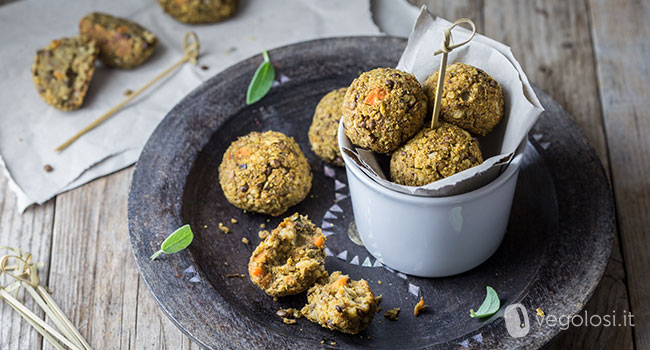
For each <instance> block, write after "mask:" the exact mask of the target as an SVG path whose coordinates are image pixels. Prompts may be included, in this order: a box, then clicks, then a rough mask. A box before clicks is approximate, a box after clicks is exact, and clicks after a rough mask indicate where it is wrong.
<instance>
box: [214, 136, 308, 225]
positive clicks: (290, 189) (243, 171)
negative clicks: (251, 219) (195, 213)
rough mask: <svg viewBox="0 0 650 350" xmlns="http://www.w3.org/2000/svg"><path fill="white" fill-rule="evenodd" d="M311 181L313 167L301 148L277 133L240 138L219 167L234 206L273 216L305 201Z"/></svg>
mask: <svg viewBox="0 0 650 350" xmlns="http://www.w3.org/2000/svg"><path fill="white" fill-rule="evenodd" d="M311 180H312V173H311V169H310V167H309V163H308V162H307V158H305V155H304V154H303V153H302V151H301V150H300V147H299V146H298V144H297V143H296V142H295V141H294V140H293V138H290V137H288V136H286V135H284V134H282V133H280V132H277V131H266V132H263V133H260V132H251V133H250V134H248V135H246V136H243V137H240V138H239V139H237V141H235V142H233V143H232V144H231V145H230V147H228V149H227V150H226V152H225V153H224V155H223V160H222V161H221V164H220V165H219V183H220V184H221V189H222V190H223V193H224V195H225V196H226V199H228V201H229V202H230V203H232V204H233V205H234V206H236V207H238V208H241V209H244V210H250V211H254V212H258V213H262V214H269V215H272V216H278V215H280V214H282V213H284V212H285V211H287V209H288V208H289V207H292V206H294V205H296V204H298V203H299V202H301V201H302V200H303V199H305V197H306V196H307V194H308V193H309V190H310V189H311Z"/></svg>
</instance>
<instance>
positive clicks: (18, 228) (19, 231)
mask: <svg viewBox="0 0 650 350" xmlns="http://www.w3.org/2000/svg"><path fill="white" fill-rule="evenodd" d="M53 218H54V200H51V201H49V202H47V203H46V204H44V205H42V206H36V207H32V208H29V209H28V210H27V211H26V212H25V213H24V214H21V213H20V212H19V211H18V208H17V207H16V196H15V195H14V194H13V192H11V190H10V189H9V187H8V184H7V179H6V178H5V176H4V175H2V174H1V173H0V246H12V247H16V248H20V249H23V250H25V251H28V252H30V253H32V254H33V256H34V259H35V260H36V261H42V262H44V263H45V265H46V266H45V267H44V268H43V269H42V270H41V271H40V275H41V277H42V279H43V282H44V283H47V277H48V266H47V263H48V261H49V259H50V246H51V242H52V223H53ZM4 253H5V252H4V251H2V252H0V254H4ZM4 281H7V280H3V282H2V283H3V284H4V283H6V282H4ZM22 294H23V293H21V294H20V296H21V297H22ZM25 300H27V302H26V303H25V305H26V306H27V307H29V308H30V309H32V310H37V309H35V308H34V303H33V302H32V299H31V298H29V297H28V298H26V299H25ZM37 314H38V315H42V314H43V313H42V312H37ZM0 325H2V326H1V327H0V349H32V348H36V349H40V347H41V343H42V338H41V336H40V335H38V332H36V331H35V330H34V329H32V328H31V326H30V325H29V324H28V323H26V322H24V321H22V318H21V317H20V315H19V314H18V313H16V312H14V311H13V309H12V308H11V307H10V306H9V305H7V304H5V303H4V302H0Z"/></svg>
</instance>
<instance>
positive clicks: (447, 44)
mask: <svg viewBox="0 0 650 350" xmlns="http://www.w3.org/2000/svg"><path fill="white" fill-rule="evenodd" d="M461 23H467V24H469V25H470V26H471V27H472V35H470V36H469V38H468V39H467V40H465V41H463V42H462V43H459V44H455V45H453V44H452V42H453V40H452V38H451V31H452V30H453V29H454V28H456V26H458V25H459V24H461ZM475 34H476V26H475V25H474V22H472V21H471V20H470V19H468V18H461V19H459V20H457V21H456V22H454V23H453V24H452V25H451V27H449V28H447V29H445V30H444V31H443V35H444V39H443V41H442V47H441V48H440V49H439V50H437V51H436V52H434V53H433V55H434V56H437V55H439V54H442V58H441V59H440V70H438V81H437V82H436V100H435V101H434V103H433V116H432V117H431V129H435V128H437V127H438V115H439V114H440V99H441V98H442V88H443V85H444V81H445V72H446V70H447V56H448V55H449V53H450V52H451V51H452V50H453V49H456V48H459V47H461V46H463V45H465V44H467V43H469V42H470V41H471V40H472V39H473V38H474V35H475Z"/></svg>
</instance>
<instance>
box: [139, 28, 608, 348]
mask: <svg viewBox="0 0 650 350" xmlns="http://www.w3.org/2000/svg"><path fill="white" fill-rule="evenodd" d="M405 44H406V41H405V40H403V39H397V38H390V37H354V38H335V39H324V40H316V41H310V42H305V43H300V44H296V45H291V46H286V47H283V48H279V49H276V50H273V51H271V53H270V55H271V58H272V61H273V63H274V65H275V66H276V68H277V71H278V74H279V76H281V77H283V78H282V79H281V80H282V81H283V82H282V83H281V84H280V85H278V86H275V87H274V88H273V89H272V90H271V92H270V93H269V95H267V96H266V97H265V98H264V99H263V100H262V101H260V102H259V103H257V104H255V105H253V106H246V105H245V102H244V92H245V91H246V88H247V85H248V82H249V81H250V78H251V77H252V75H253V72H254V71H255V69H256V67H257V65H258V64H259V63H260V61H261V58H260V57H259V56H257V57H253V58H250V59H248V60H246V61H243V62H241V63H239V64H237V65H235V66H233V67H231V68H229V69H227V70H226V71H224V72H222V73H220V74H218V75H217V76H215V77H214V78H212V79H210V80H209V81H207V82H205V83H204V84H203V85H201V86H200V87H199V88H197V89H196V90H194V91H193V92H192V93H190V94H189V95H188V96H187V97H186V98H185V99H183V100H182V101H181V102H180V103H179V104H178V105H177V106H176V107H174V109H172V111H171V112H169V114H168V115H167V116H166V118H165V119H164V120H163V121H162V123H161V124H160V125H159V126H158V128H157V129H156V131H155V132H154V134H153V135H152V136H151V138H150V139H149V141H148V142H147V144H146V146H145V148H144V151H143V152H142V155H141V156H140V160H139V161H138V164H137V168H136V171H135V174H134V176H133V183H132V185H131V192H130V194H129V231H130V238H131V246H132V249H133V255H134V256H135V260H136V263H137V265H138V268H139V270H140V274H141V275H142V277H143V279H144V281H145V283H146V284H147V285H148V286H149V289H150V290H151V292H152V293H153V296H154V298H155V299H156V301H157V302H158V304H159V305H160V307H161V308H162V310H163V311H164V312H165V313H166V314H167V315H168V316H169V317H170V319H171V320H172V321H173V322H174V323H176V325H177V326H178V327H179V328H180V329H181V330H182V331H183V332H184V333H185V334H187V335H188V336H189V337H190V338H192V339H193V340H194V341H196V342H197V343H199V344H200V345H202V346H204V347H206V348H210V349H224V348H232V349H261V348H273V349H275V348H278V349H287V348H295V349H305V348H314V347H336V348H356V347H366V348H373V349H376V348H400V349H403V348H428V349H430V348H459V347H461V348H462V347H467V348H485V349H492V348H518V347H520V348H527V349H529V348H538V347H541V346H542V345H544V344H545V343H547V342H548V341H549V340H551V339H552V338H553V337H554V336H555V335H557V334H558V332H559V331H560V328H559V327H560V326H559V325H555V326H551V325H548V324H545V323H539V322H536V321H535V320H536V316H535V311H534V310H535V309H536V308H537V307H540V308H542V309H543V310H544V311H545V312H546V313H547V314H552V315H555V316H557V317H559V316H562V315H573V314H576V313H578V312H579V311H580V310H581V309H582V307H583V305H584V304H585V303H586V302H587V300H588V299H589V297H590V296H591V294H592V293H593V291H594V288H595V287H596V285H597V284H598V281H599V280H600V278H601V277H602V274H603V271H604V269H605V266H606V264H607V261H608V258H609V254H610V251H611V248H612V242H613V232H614V205H613V201H612V196H611V191H610V188H609V185H608V182H607V178H606V176H605V173H604V171H603V168H602V166H601V164H600V162H599V160H598V158H597V157H596V154H595V152H594V150H593V149H592V148H591V147H590V146H589V144H588V143H587V141H586V140H585V138H584V136H583V135H582V133H581V132H580V130H579V129H578V128H577V127H576V125H575V124H574V123H573V122H572V121H571V120H570V118H569V116H568V115H567V114H566V113H565V112H564V111H563V110H562V108H561V107H560V106H559V105H558V104H557V103H555V102H554V101H553V100H552V99H551V98H550V97H549V96H548V95H547V94H545V93H544V92H542V91H540V90H536V92H537V94H538V97H539V98H540V100H541V102H542V104H543V105H544V107H545V108H546V112H545V113H544V115H543V116H542V117H541V118H540V120H539V122H538V123H537V124H536V125H535V127H534V128H533V130H532V131H531V133H530V135H529V136H530V137H529V144H528V148H527V151H526V153H525V160H524V163H523V165H522V169H521V174H520V176H519V182H518V184H517V191H516V194H515V199H514V203H513V209H512V213H511V217H510V222H509V226H508V231H507V234H506V236H505V239H504V241H503V243H502V245H501V247H500V248H499V249H498V251H497V252H496V253H495V254H494V255H493V256H492V257H491V258H490V259H489V260H488V261H486V262H485V263H484V264H482V265H481V266H479V267H477V268H475V269H473V270H471V271H469V272H466V273H463V274H461V275H457V276H453V277H447V278H436V279H425V278H417V277H412V276H406V275H403V274H398V273H395V272H394V271H391V270H390V269H386V268H383V267H381V266H379V265H380V264H378V263H377V262H376V260H375V259H374V258H373V257H372V256H370V254H368V253H367V251H366V250H365V248H363V247H361V246H358V245H356V244H354V243H353V242H352V241H351V240H350V239H349V238H348V235H347V232H348V228H349V226H350V224H351V223H352V220H353V217H352V210H351V204H350V200H349V198H348V197H347V194H348V193H347V186H346V178H345V172H344V170H343V169H342V168H337V169H334V168H332V167H329V166H327V165H325V164H323V162H322V161H321V160H320V159H319V158H318V157H316V156H315V155H314V154H313V152H311V150H310V147H309V143H308V140H307V129H308V127H309V124H310V122H311V116H312V114H313V110H314V107H315V106H316V104H317V103H318V101H319V99H320V98H321V97H322V96H323V95H325V93H327V92H328V91H330V90H332V89H334V88H338V87H342V86H346V85H347V84H349V83H350V82H351V81H352V80H353V79H354V78H355V77H356V76H357V75H358V74H359V73H360V72H363V71H366V70H369V69H371V68H374V67H379V66H384V67H388V66H395V64H396V62H397V60H398V58H399V56H400V54H401V52H402V50H403V49H404V46H405ZM271 129H272V130H277V131H281V132H284V133H285V134H287V135H290V136H293V137H294V138H295V139H296V141H297V142H298V143H299V144H300V146H301V148H302V149H303V151H304V152H305V154H306V156H307V158H308V159H309V162H310V164H311V167H312V170H313V173H314V180H313V186H312V191H311V195H310V196H309V197H308V198H307V199H306V200H304V201H303V202H302V203H300V204H299V205H297V206H295V207H294V208H290V210H289V212H287V213H286V215H290V214H292V213H293V212H296V211H298V212H300V213H302V214H308V215H309V217H310V218H311V219H312V220H313V221H314V222H315V223H317V224H319V225H322V227H323V229H324V231H327V234H328V241H327V246H328V249H329V251H328V253H330V255H331V256H329V257H328V258H327V262H326V268H327V269H328V270H329V271H334V270H342V271H343V272H345V273H348V274H350V275H351V277H353V278H355V279H358V278H365V279H366V280H368V281H369V282H370V285H371V287H372V289H373V291H374V292H375V293H376V294H382V295H383V301H382V302H381V305H380V306H381V307H383V308H384V310H386V309H388V308H393V307H400V308H401V309H402V312H401V313H400V317H399V320H398V321H389V320H387V319H385V318H384V317H382V316H381V313H379V314H378V315H377V316H376V317H375V320H374V321H373V323H372V324H371V326H370V327H369V328H368V329H367V330H365V331H363V332H362V333H360V334H358V335H354V336H352V335H345V334H341V333H337V332H332V331H329V330H327V329H325V328H322V327H320V326H318V325H316V324H313V323H311V322H309V321H307V320H305V319H300V320H298V323H297V324H295V325H286V324H284V323H282V320H281V319H280V318H279V317H277V316H275V311H276V310H277V309H279V308H283V307H301V306H302V305H304V303H305V300H306V298H305V295H304V293H303V294H301V295H298V296H293V297H286V298H280V299H279V300H278V301H273V299H271V298H269V297H268V296H266V295H265V294H264V293H263V292H262V291H261V290H259V289H257V288H256V287H255V286H254V285H253V284H252V283H251V282H250V280H249V279H248V278H247V277H245V278H228V277H227V276H226V275H227V274H230V273H244V274H245V273H246V271H247V268H246V265H247V262H248V258H249V256H250V254H251V252H252V250H253V249H254V247H255V245H256V244H257V243H258V242H259V241H260V240H259V238H258V237H257V232H258V231H259V230H260V225H262V224H264V225H266V227H267V228H273V227H275V226H276V225H277V224H278V223H279V222H280V221H281V220H282V217H278V218H271V217H267V216H263V215H259V214H253V213H244V212H242V211H241V210H239V209H236V208H234V207H233V206H231V205H230V204H229V203H228V202H227V201H226V200H225V198H224V196H223V193H222V192H221V189H220V186H219V184H218V170H217V168H218V165H219V163H220V161H221V157H222V155H223V152H224V151H225V149H226V147H227V146H228V145H229V144H230V143H231V142H232V141H233V140H235V138H236V137H238V136H241V135H245V134H247V133H248V132H250V131H262V130H271ZM231 218H235V219H237V220H238V221H239V222H238V223H237V224H231V223H230V219H231ZM219 222H223V223H225V224H226V225H227V226H229V227H230V228H231V230H232V233H230V234H227V235H226V234H223V233H221V231H219V230H218V229H217V226H218V223H219ZM184 223H189V224H190V225H191V226H192V228H193V230H194V232H195V238H194V242H193V243H192V244H191V245H190V247H189V248H188V249H187V250H185V251H182V252H180V253H177V254H174V255H169V256H162V257H161V258H159V259H158V260H156V261H154V262H152V261H150V260H149V256H150V255H151V254H152V253H153V252H155V251H156V250H157V249H158V247H159V245H160V243H161V242H162V241H163V240H164V238H165V237H166V236H167V235H168V234H169V233H170V232H172V231H174V230H175V229H176V228H178V227H179V226H181V225H182V224H184ZM242 237H247V238H248V239H249V240H250V241H251V244H250V245H245V244H243V243H242V242H241V238H242ZM396 239H398V237H397V238H396ZM471 253H472V252H470V251H468V252H467V254H471ZM337 255H338V256H339V257H337ZM368 264H370V265H373V266H367V265H368ZM364 265H365V266H364ZM379 281H381V284H380V283H379ZM486 285H490V286H492V287H494V288H495V289H496V290H497V292H498V293H499V296H500V298H501V301H502V305H503V306H502V308H501V311H500V312H499V313H497V314H496V315H494V316H493V317H491V318H489V319H487V320H477V319H473V318H470V317H469V309H470V308H474V309H476V308H478V306H479V305H480V304H481V302H482V301H483V298H484V296H485V286H486ZM416 294H417V295H420V296H423V297H424V299H425V301H426V304H428V305H429V308H428V309H427V311H426V312H425V313H424V314H422V315H421V316H420V317H418V318H415V317H413V314H412V309H413V306H414V305H415V303H416V302H417V300H418V299H419V298H418V297H416ZM512 303H521V304H523V305H524V306H525V308H526V309H527V310H528V315H529V318H530V333H529V334H528V335H526V336H524V337H521V338H513V337H511V336H510V335H509V334H508V332H507V330H506V327H505V325H504V321H503V309H504V308H505V306H506V305H509V304H512ZM322 341H324V343H322ZM332 342H335V343H336V345H332V344H331V343H332Z"/></svg>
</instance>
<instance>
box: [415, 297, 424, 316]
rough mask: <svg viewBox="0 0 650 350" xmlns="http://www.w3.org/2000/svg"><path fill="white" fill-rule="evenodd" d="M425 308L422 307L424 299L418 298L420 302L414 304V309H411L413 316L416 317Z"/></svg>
mask: <svg viewBox="0 0 650 350" xmlns="http://www.w3.org/2000/svg"><path fill="white" fill-rule="evenodd" d="M426 308H427V306H426V305H424V298H422V297H420V301H419V302H418V303H417V304H415V308H414V309H413V316H415V317H418V316H419V315H420V312H422V311H424V310H425V309H426Z"/></svg>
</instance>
